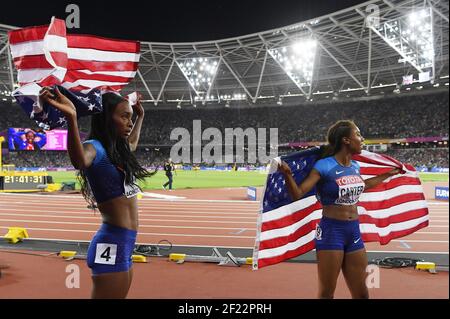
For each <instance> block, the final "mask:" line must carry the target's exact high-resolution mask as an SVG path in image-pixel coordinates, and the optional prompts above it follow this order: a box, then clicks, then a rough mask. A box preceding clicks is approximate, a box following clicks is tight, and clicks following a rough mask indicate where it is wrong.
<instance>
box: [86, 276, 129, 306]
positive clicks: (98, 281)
mask: <svg viewBox="0 0 450 319" xmlns="http://www.w3.org/2000/svg"><path fill="white" fill-rule="evenodd" d="M130 271H131V270H130ZM130 271H123V272H112V273H106V274H101V275H96V276H92V281H93V287H92V299H124V298H126V296H127V294H128V289H129V288H130V274H129V272H130Z"/></svg>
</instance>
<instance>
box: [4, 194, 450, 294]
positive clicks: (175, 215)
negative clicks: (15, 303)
mask: <svg viewBox="0 0 450 319" xmlns="http://www.w3.org/2000/svg"><path fill="white" fill-rule="evenodd" d="M202 192H203V193H202ZM153 193H160V194H165V195H175V196H182V197H185V198H180V199H176V200H174V199H154V198H148V197H144V198H143V199H140V200H139V214H140V215H139V218H140V225H139V234H138V239H137V242H138V243H142V244H156V243H158V242H159V241H160V240H162V239H166V240H169V241H170V242H171V243H172V244H173V245H174V247H181V246H185V247H193V248H195V247H198V248H200V247H201V248H203V251H206V250H205V249H206V248H212V247H219V248H220V247H227V248H238V249H239V248H240V249H243V251H246V252H249V251H251V249H252V248H253V245H254V239H255V235H256V228H255V227H256V218H257V212H258V209H259V202H256V201H248V200H245V196H246V189H244V188H240V189H222V190H214V191H211V190H206V191H205V190H180V191H173V192H164V191H155V192H153ZM205 193H208V196H205ZM199 198H206V199H199ZM214 198H215V199H214ZM230 198H231V199H230ZM428 203H429V208H430V225H429V226H428V227H426V228H424V229H421V230H420V231H418V232H416V233H414V234H411V235H409V236H407V237H403V238H400V239H398V240H393V241H391V242H390V243H389V244H388V245H385V246H381V245H379V244H378V243H366V248H367V250H368V251H369V252H373V253H375V252H379V253H385V252H386V253H387V252H391V253H407V254H408V256H409V257H410V258H417V256H418V255H420V254H421V253H427V254H439V255H443V256H446V260H447V263H446V264H447V266H448V252H449V244H448V227H449V213H448V202H437V201H429V202H428ZM100 222H101V219H100V214H99V213H98V212H97V213H96V214H94V213H93V211H92V210H90V209H88V208H87V207H86V203H85V201H84V199H83V198H82V197H81V196H80V195H75V194H64V195H50V194H45V195H39V194H0V234H1V235H3V234H5V233H6V232H7V228H8V227H11V226H19V227H25V228H26V229H27V230H28V233H29V236H30V238H33V239H44V240H52V241H58V240H64V241H66V240H67V241H75V242H87V241H89V240H90V239H91V238H92V236H93V235H94V233H95V232H96V231H97V229H98V227H99V224H100ZM11 249H14V248H9V250H10V251H12V250H11ZM42 251H46V250H45V249H42ZM172 252H179V251H175V250H174V251H172ZM34 253H35V252H34ZM47 254H48V251H47ZM0 255H1V256H2V257H1V258H0V261H1V260H5V259H7V260H10V261H14V260H15V261H17V263H18V264H19V266H17V264H16V270H17V269H18V268H23V271H26V269H29V268H30V267H31V270H30V269H29V270H28V271H32V272H36V273H40V272H42V270H37V269H35V268H33V267H32V266H31V265H25V264H24V261H23V260H30V259H34V258H40V257H33V256H25V255H15V256H13V254H10V253H8V252H6V251H5V250H3V249H2V250H1V251H0ZM44 255H45V253H44ZM53 257H54V258H48V259H46V260H48V261H47V263H51V264H52V265H48V267H50V268H53V267H56V268H58V267H59V268H61V267H63V266H65V265H66V263H65V262H62V261H61V260H60V259H59V258H56V257H55V256H53ZM239 257H247V256H239ZM41 259H42V258H41ZM164 259H165V260H163V259H162V258H150V260H151V262H150V265H151V266H152V278H153V276H154V272H155V271H156V272H157V273H159V275H158V276H164V274H163V273H164V272H165V271H168V270H167V269H166V268H172V267H173V266H172V264H174V263H170V264H171V265H170V266H169V265H168V264H167V259H166V258H164ZM29 262H30V261H28V262H25V263H29ZM41 262H42V261H41ZM75 263H77V264H79V265H80V268H81V269H82V273H83V274H84V275H83V276H84V277H86V278H89V270H88V268H87V266H86V265H85V262H84V261H81V260H77V261H75ZM175 265H176V264H175ZM144 266H145V264H135V266H134V267H135V268H136V270H137V272H138V273H141V276H148V274H142V272H143V273H145V270H144V268H143V267H144ZM176 266H178V267H182V269H184V270H183V271H181V270H180V269H181V268H173V270H172V273H170V274H166V275H167V276H169V277H173V278H177V276H179V277H180V278H184V279H180V281H175V282H177V284H175V286H172V290H167V291H166V289H165V288H164V289H162V290H160V291H159V292H149V291H148V290H146V289H145V288H144V286H141V285H140V284H138V283H137V284H135V285H137V286H139V287H140V288H139V287H138V288H136V291H135V292H134V293H133V289H132V292H131V294H130V298H210V297H211V298H230V297H232V298H290V297H288V295H287V293H288V292H289V291H291V290H290V289H293V290H292V291H291V292H292V293H294V295H292V297H294V298H314V297H315V292H314V291H315V289H316V283H315V282H311V283H309V284H308V283H305V284H307V285H311V286H310V287H311V289H309V290H308V293H306V294H304V293H303V292H299V291H298V290H296V288H295V287H292V288H286V287H285V288H282V287H279V288H277V289H276V290H278V291H279V293H278V294H274V293H273V292H269V290H270V291H271V290H272V289H267V288H266V289H263V288H261V290H258V291H255V290H251V289H249V288H248V287H247V288H242V287H241V288H239V289H230V287H228V295H227V292H226V289H225V288H226V287H227V284H226V282H223V280H224V279H219V278H218V277H217V276H221V275H220V274H222V273H223V274H225V273H230V272H231V274H230V275H231V276H233V277H232V278H233V279H232V281H233V282H235V283H236V282H240V280H241V281H243V282H245V281H248V280H250V281H251V284H252V285H253V286H254V284H255V282H254V280H255V279H256V281H260V280H262V279H261V278H262V277H267V278H271V276H272V275H273V274H276V273H279V275H280V276H284V271H293V272H294V273H298V271H299V270H298V269H299V268H298V267H302V268H307V269H309V268H311V269H312V270H313V272H314V273H315V265H313V264H302V265H298V264H294V263H282V264H280V265H275V266H271V267H268V268H267V269H266V268H264V269H261V270H259V271H257V272H256V273H257V274H255V272H252V271H250V267H248V266H244V267H245V268H246V269H241V270H242V271H238V270H237V269H235V270H231V269H230V268H229V267H225V268H224V267H219V266H217V265H211V264H199V263H187V264H185V265H182V266H180V265H176ZM46 267H47V266H46ZM155 267H156V268H157V269H159V270H155ZM210 267H214V268H212V269H211V268H210ZM292 267H294V268H295V267H297V268H295V270H294V268H292ZM160 268H162V269H160ZM291 268H292V269H291ZM282 269H284V271H283V270H282ZM269 270H271V271H272V272H273V273H271V271H269ZM211 271H213V273H214V274H215V275H214V276H213V275H212V273H210V272H211ZM387 271H388V272H387ZM61 272H62V274H60V275H59V276H63V275H64V271H63V270H61ZM238 272H239V273H238ZM381 272H382V276H384V277H383V278H384V279H385V280H387V278H389V284H387V283H385V284H384V286H385V288H386V285H391V287H390V288H389V289H391V290H390V291H389V292H386V291H384V292H382V291H381V290H376V292H375V295H374V297H376V298H396V297H397V298H429V297H432V298H448V272H443V273H439V274H438V276H439V278H441V279H439V278H438V276H432V275H430V274H427V273H424V272H418V271H415V270H412V269H408V270H406V269H401V270H391V272H389V270H386V269H382V270H381ZM396 272H397V273H396ZM187 273H189V276H188V277H195V278H197V279H198V281H196V283H197V284H198V285H200V283H201V282H202V281H205V287H203V285H200V286H202V287H203V288H201V289H200V288H199V289H197V290H196V291H195V292H192V294H190V293H187V291H186V290H189V289H186V290H185V289H184V288H183V282H185V281H186V280H187V279H186V278H185V276H186V274H187ZM395 273H396V275H394V274H395ZM6 274H7V272H6ZM245 274H247V275H249V274H255V275H253V276H252V277H253V279H248V278H242V279H239V278H240V277H242V276H244V277H245V276H246V275H245ZM191 275H192V276H191ZM42 276H46V275H45V274H42ZM211 276H213V278H211ZM429 276H431V277H433V278H431V277H429ZM4 277H6V278H7V277H8V276H7V275H6V276H4ZM36 277H38V278H40V276H36ZM57 277H58V276H57ZM84 277H83V278H84ZM306 277H308V276H306ZM309 277H311V278H309V279H305V278H303V279H302V280H310V281H315V276H309ZM444 277H445V278H444ZM33 278H34V279H29V281H27V285H33V280H36V278H35V277H33ZM426 278H427V279H426ZM430 278H431V279H432V281H430V280H431V279H430ZM438 279H439V280H438ZM54 280H56V279H54ZM161 280H163V279H161ZM211 280H215V281H216V283H217V284H218V285H220V284H222V288H223V289H222V288H219V287H216V289H211V287H210V285H208V284H206V282H208V281H211ZM424 280H425V281H424ZM2 281H3V283H2ZM2 281H0V287H2V285H4V284H5V282H8V281H7V280H2ZM405 281H407V282H408V284H407V285H406V287H405V288H406V289H403V290H402V288H400V287H402V285H401V283H405ZM13 282H14V281H13ZM395 282H397V284H395ZM166 284H167V283H163V282H161V285H166ZM191 284H192V283H191ZM286 284H287V283H286ZM414 285H415V286H414ZM423 285H428V286H429V291H425V290H423V289H422V290H420V287H423ZM85 286H89V287H90V281H89V280H86V284H85ZM200 286H199V287H200ZM294 286H295V285H294ZM397 286H399V287H398V288H396V287H397ZM403 286H405V285H403ZM414 287H415V288H414ZM60 288H61V287H60ZM382 288H383V287H382ZM283 289H284V291H282V292H281V290H283ZM392 289H393V290H392ZM395 289H397V290H399V291H397V292H395ZM56 290H58V289H56ZM56 290H52V289H50V290H49V291H48V292H43V291H40V292H39V294H38V293H29V294H27V295H25V296H23V297H24V298H36V297H38V298H55V296H56V297H57V298H58V296H61V297H62V298H86V297H88V295H89V293H88V290H84V291H85V294H84V295H78V294H79V293H80V292H74V293H68V292H67V291H66V290H67V289H64V288H62V290H64V293H63V295H59V293H57V291H56ZM222 290H223V291H222ZM264 291H266V292H264ZM446 291H447V292H446ZM372 295H373V294H372ZM13 296H14V294H12V295H11V294H9V295H7V294H5V295H4V294H0V298H1V297H6V298H10V297H12V298H13ZM336 297H338V298H348V297H349V296H348V292H346V288H345V283H344V282H343V279H342V278H340V281H339V284H338V290H337V293H336ZM20 298H21V297H20Z"/></svg>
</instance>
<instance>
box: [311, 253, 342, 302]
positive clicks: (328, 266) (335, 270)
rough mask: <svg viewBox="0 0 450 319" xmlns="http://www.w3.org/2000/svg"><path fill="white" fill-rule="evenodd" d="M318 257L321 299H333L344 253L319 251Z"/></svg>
mask: <svg viewBox="0 0 450 319" xmlns="http://www.w3.org/2000/svg"><path fill="white" fill-rule="evenodd" d="M316 255H317V269H318V274H319V298H321V299H332V298H334V291H335V289H336V283H337V279H338V277H339V272H340V271H341V267H342V261H343V259H344V251H342V250H319V251H316Z"/></svg>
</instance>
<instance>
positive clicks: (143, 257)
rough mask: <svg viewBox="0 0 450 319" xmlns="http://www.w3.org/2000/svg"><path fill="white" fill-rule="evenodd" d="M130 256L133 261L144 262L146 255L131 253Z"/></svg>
mask: <svg viewBox="0 0 450 319" xmlns="http://www.w3.org/2000/svg"><path fill="white" fill-rule="evenodd" d="M131 258H132V259H133V262H134V263H146V262H147V257H145V256H142V255H132V256H131Z"/></svg>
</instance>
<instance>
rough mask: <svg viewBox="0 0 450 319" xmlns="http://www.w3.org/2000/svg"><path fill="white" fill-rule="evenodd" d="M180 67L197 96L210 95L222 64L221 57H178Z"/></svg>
mask: <svg viewBox="0 0 450 319" xmlns="http://www.w3.org/2000/svg"><path fill="white" fill-rule="evenodd" d="M176 62H177V65H178V67H179V68H180V70H181V72H182V73H183V75H184V77H185V78H186V79H187V80H188V82H189V84H190V85H191V87H192V89H193V90H194V91H195V93H196V95H197V96H204V98H202V100H204V99H205V98H206V97H207V96H209V92H210V90H211V88H212V85H213V83H214V80H215V77H216V75H217V70H218V68H219V64H220V58H219V57H196V58H187V59H177V60H176Z"/></svg>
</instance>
